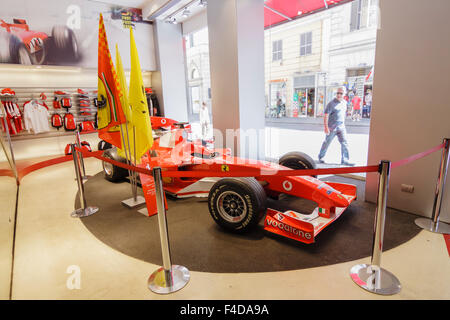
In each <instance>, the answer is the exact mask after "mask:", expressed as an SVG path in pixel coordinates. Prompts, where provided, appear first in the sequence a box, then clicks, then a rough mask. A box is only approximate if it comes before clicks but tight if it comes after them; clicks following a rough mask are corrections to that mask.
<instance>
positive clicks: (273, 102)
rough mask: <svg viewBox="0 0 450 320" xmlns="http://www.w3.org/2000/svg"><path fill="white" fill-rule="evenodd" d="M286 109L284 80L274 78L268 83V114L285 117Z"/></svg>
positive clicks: (273, 116)
mask: <svg viewBox="0 0 450 320" xmlns="http://www.w3.org/2000/svg"><path fill="white" fill-rule="evenodd" d="M286 111H287V110H286V82H285V81H282V80H274V81H273V82H271V83H270V116H271V117H272V118H281V117H285V116H286Z"/></svg>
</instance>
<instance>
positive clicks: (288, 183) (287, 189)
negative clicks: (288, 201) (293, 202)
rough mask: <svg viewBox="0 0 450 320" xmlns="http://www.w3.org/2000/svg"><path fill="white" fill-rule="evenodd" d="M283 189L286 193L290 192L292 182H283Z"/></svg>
mask: <svg viewBox="0 0 450 320" xmlns="http://www.w3.org/2000/svg"><path fill="white" fill-rule="evenodd" d="M283 189H284V190H286V191H291V190H292V182H290V181H287V180H286V181H284V182H283Z"/></svg>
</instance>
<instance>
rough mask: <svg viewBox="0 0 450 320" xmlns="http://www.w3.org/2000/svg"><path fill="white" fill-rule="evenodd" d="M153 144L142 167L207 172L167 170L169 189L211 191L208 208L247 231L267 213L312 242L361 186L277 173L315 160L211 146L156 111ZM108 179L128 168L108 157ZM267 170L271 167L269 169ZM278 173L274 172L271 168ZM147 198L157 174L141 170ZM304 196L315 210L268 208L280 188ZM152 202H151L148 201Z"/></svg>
mask: <svg viewBox="0 0 450 320" xmlns="http://www.w3.org/2000/svg"><path fill="white" fill-rule="evenodd" d="M151 123H152V128H153V130H154V144H153V146H152V148H151V150H150V151H149V153H148V154H147V155H144V157H143V158H142V164H141V166H142V167H145V168H147V169H149V168H153V167H156V166H159V167H161V168H162V170H163V171H197V172H204V173H206V174H207V175H209V177H207V178H185V177H180V178H172V177H164V176H163V187H164V191H165V192H166V193H167V194H170V195H173V196H175V197H178V198H183V197H192V196H204V197H206V196H207V197H208V207H209V212H210V214H211V216H212V218H213V219H214V221H215V222H216V223H217V224H218V225H219V226H221V227H222V228H224V229H227V230H229V231H233V232H239V233H241V232H245V231H247V230H249V229H250V228H252V227H255V226H256V225H257V224H258V223H259V221H260V220H261V218H263V217H264V216H265V217H264V219H265V220H264V229H265V230H267V231H269V232H273V233H276V234H279V235H282V236H285V237H288V238H291V239H294V240H298V241H301V242H305V243H313V242H314V239H315V237H316V236H317V235H318V234H319V233H320V232H321V231H322V230H323V229H324V228H325V227H326V226H328V225H329V224H330V223H332V222H333V221H335V220H336V219H337V218H338V217H339V216H340V215H341V214H342V213H343V212H344V211H345V209H346V208H347V207H348V206H349V205H350V203H351V202H352V201H353V200H355V198H356V186H354V185H350V184H343V183H334V182H323V181H321V180H318V179H316V178H315V177H312V176H287V177H283V176H277V175H276V172H277V170H289V169H313V168H315V164H314V161H313V160H312V159H311V158H310V157H309V156H307V155H306V154H304V153H301V152H290V153H288V154H286V155H284V156H283V157H281V158H280V160H279V164H276V163H271V162H267V161H257V160H250V159H242V158H238V157H233V156H231V152H230V150H229V149H209V148H207V147H205V146H203V145H202V144H201V142H195V141H190V140H189V138H188V135H189V125H187V124H186V123H176V122H175V121H174V120H171V119H167V118H159V117H151ZM104 156H105V157H107V158H111V159H114V160H118V161H121V162H126V160H125V159H123V158H120V157H118V156H117V151H116V150H115V149H114V148H113V149H108V150H106V151H105V152H104ZM103 166H104V172H105V177H106V179H108V180H110V181H119V180H121V179H124V178H125V177H127V176H128V172H127V170H125V169H123V168H120V167H117V166H113V165H111V164H110V163H108V162H103ZM236 171H237V172H239V171H241V172H242V171H247V172H251V173H254V177H242V178H231V177H226V178H215V177H214V173H215V172H221V173H222V172H230V173H232V172H236ZM268 173H270V174H269V175H268ZM272 173H273V174H272ZM140 180H141V185H142V187H143V191H144V196H145V197H146V200H147V204H148V202H149V200H150V199H149V198H147V197H150V195H154V192H153V194H152V191H151V188H150V186H151V185H152V183H153V179H152V177H150V176H148V175H142V174H141V176H140ZM282 193H284V194H288V195H292V196H296V197H299V198H305V199H309V200H312V201H314V202H315V203H317V207H316V208H315V210H314V211H313V212H312V213H311V214H302V213H299V212H295V211H293V210H287V211H285V212H280V211H277V210H275V209H272V208H267V207H266V206H267V203H266V198H267V197H268V196H270V197H273V198H276V197H277V196H278V195H280V194H282ZM147 207H148V206H147Z"/></svg>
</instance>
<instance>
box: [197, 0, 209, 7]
mask: <svg viewBox="0 0 450 320" xmlns="http://www.w3.org/2000/svg"><path fill="white" fill-rule="evenodd" d="M198 5H199V6H200V7H206V5H207V1H206V0H200V3H199V4H198Z"/></svg>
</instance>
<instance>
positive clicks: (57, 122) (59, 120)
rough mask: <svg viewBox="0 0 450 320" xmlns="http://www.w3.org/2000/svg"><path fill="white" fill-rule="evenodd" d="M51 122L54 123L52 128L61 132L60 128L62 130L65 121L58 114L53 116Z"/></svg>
mask: <svg viewBox="0 0 450 320" xmlns="http://www.w3.org/2000/svg"><path fill="white" fill-rule="evenodd" d="M51 121H52V127H53V128H56V129H58V130H59V128H61V127H62V126H63V125H64V124H63V119H62V117H61V116H60V115H59V114H58V113H55V114H53V115H52V118H51Z"/></svg>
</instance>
